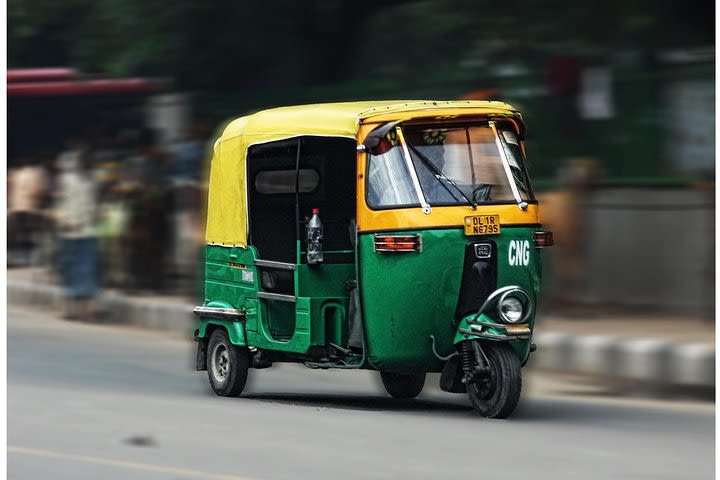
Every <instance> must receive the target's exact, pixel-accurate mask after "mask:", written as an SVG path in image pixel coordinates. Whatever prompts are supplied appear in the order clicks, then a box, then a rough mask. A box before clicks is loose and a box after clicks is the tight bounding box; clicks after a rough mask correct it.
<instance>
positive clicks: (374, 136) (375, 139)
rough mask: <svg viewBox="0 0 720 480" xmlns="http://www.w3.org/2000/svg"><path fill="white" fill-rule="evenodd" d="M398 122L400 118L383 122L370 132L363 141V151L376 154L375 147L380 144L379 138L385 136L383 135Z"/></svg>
mask: <svg viewBox="0 0 720 480" xmlns="http://www.w3.org/2000/svg"><path fill="white" fill-rule="evenodd" d="M400 123H402V121H401V120H398V121H397V122H389V123H384V124H382V125H380V126H379V127H377V128H376V129H375V130H373V131H372V132H370V134H369V135H368V136H367V137H365V141H363V146H364V147H365V151H366V152H368V153H370V155H377V153H378V150H377V147H378V145H379V144H380V140H382V139H383V138H385V135H387V134H388V132H389V131H390V130H392V129H393V128H395V127H396V126H398V125H399V124H400Z"/></svg>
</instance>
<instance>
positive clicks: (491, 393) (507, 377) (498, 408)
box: [467, 342, 522, 418]
mask: <svg viewBox="0 0 720 480" xmlns="http://www.w3.org/2000/svg"><path fill="white" fill-rule="evenodd" d="M482 348H483V352H485V355H486V356H487V358H488V361H489V362H490V378H489V379H488V381H485V382H473V383H471V384H469V385H468V386H467V392H468V395H469V396H470V402H471V403H472V406H473V408H474V409H475V411H477V412H478V413H479V414H480V415H482V416H483V417H488V418H507V417H508V416H510V415H511V414H512V413H513V412H514V411H515V408H516V407H517V405H518V402H519V401H520V391H521V390H522V376H521V373H520V359H519V358H518V355H517V353H516V352H515V349H514V348H513V347H512V346H511V345H510V344H509V343H499V342H493V343H484V344H483V346H482Z"/></svg>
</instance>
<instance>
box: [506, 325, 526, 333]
mask: <svg viewBox="0 0 720 480" xmlns="http://www.w3.org/2000/svg"><path fill="white" fill-rule="evenodd" d="M505 330H507V332H508V333H530V327H525V326H521V325H508V326H507V327H505Z"/></svg>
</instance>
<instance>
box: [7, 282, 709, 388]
mask: <svg viewBox="0 0 720 480" xmlns="http://www.w3.org/2000/svg"><path fill="white" fill-rule="evenodd" d="M61 300H62V289H61V288H60V287H57V286H51V285H38V284H33V283H18V282H13V283H10V282H9V283H8V285H7V301H8V304H14V305H35V306H37V305H41V306H46V307H56V306H59V305H60V302H61ZM98 302H99V304H100V305H101V306H102V308H103V309H105V310H107V312H108V313H109V315H108V317H107V323H114V324H123V325H136V326H141V327H146V328H152V329H156V330H170V331H176V332H182V333H184V334H187V335H188V337H189V336H190V335H191V333H192V331H193V329H194V328H195V317H194V315H193V314H192V309H193V305H190V304H168V303H167V302H160V301H157V300H151V299H144V298H136V299H128V298H127V297H124V296H122V295H117V294H113V293H104V294H102V295H101V296H100V298H99V300H98ZM534 342H535V343H536V344H537V346H538V350H537V353H535V354H533V356H532V357H531V359H530V362H529V365H531V366H532V367H535V368H539V369H545V370H554V371H558V372H564V373H579V374H586V375H597V376H603V377H611V378H616V379H623V380H628V381H634V382H649V383H654V384H660V385H672V386H686V387H702V388H707V387H713V388H714V386H715V346H714V345H712V344H699V343H679V342H670V341H667V340H659V339H653V338H634V339H628V338H621V337H614V336H610V335H571V334H567V333H561V332H552V331H551V332H538V333H537V334H536V335H535V337H534Z"/></svg>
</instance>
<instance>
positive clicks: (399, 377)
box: [380, 372, 425, 399]
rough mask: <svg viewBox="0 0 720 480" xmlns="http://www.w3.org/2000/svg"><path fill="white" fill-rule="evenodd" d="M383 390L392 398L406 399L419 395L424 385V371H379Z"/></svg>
mask: <svg viewBox="0 0 720 480" xmlns="http://www.w3.org/2000/svg"><path fill="white" fill-rule="evenodd" d="M380 378H381V379H382V383H383V385H384V386H385V391H386V392H387V393H389V394H390V396H391V397H393V398H399V399H408V398H415V397H417V396H418V395H420V392H422V389H423V387H424V386H425V372H422V373H392V372H380Z"/></svg>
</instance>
